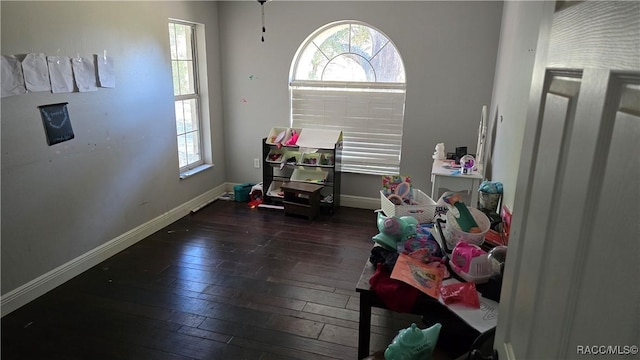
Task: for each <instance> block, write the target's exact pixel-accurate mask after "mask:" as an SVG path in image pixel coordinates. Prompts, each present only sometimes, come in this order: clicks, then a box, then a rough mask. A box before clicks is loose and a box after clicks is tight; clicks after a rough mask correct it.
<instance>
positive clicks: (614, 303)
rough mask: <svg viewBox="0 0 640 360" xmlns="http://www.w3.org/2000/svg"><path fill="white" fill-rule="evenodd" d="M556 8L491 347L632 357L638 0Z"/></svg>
mask: <svg viewBox="0 0 640 360" xmlns="http://www.w3.org/2000/svg"><path fill="white" fill-rule="evenodd" d="M554 7H555V5H554V4H553V2H549V3H548V4H546V5H545V10H546V12H545V13H546V14H547V15H548V16H546V18H545V20H544V21H543V24H542V26H541V31H540V34H541V35H540V40H539V44H538V49H537V54H536V65H535V69H534V75H533V76H534V77H533V82H532V89H531V95H530V104H529V109H528V114H527V125H526V129H525V139H524V144H523V150H522V158H521V163H520V169H519V174H518V182H517V189H516V197H515V201H514V210H513V223H512V235H511V239H513V240H511V242H510V245H509V253H508V256H507V264H506V269H505V278H504V283H503V288H502V297H501V302H500V315H499V319H498V326H497V329H496V338H495V343H494V347H495V349H496V350H497V351H498V356H499V359H501V360H502V359H519V360H520V359H572V358H575V359H588V358H607V359H611V358H626V359H631V358H634V359H637V358H638V355H637V351H638V346H640V279H639V278H640V253H639V251H640V249H639V243H640V3H639V2H636V1H630V2H618V1H605V2H591V1H588V2H577V3H565V2H562V3H560V4H559V9H555V8H554ZM634 353H635V356H630V355H633V354H634ZM603 355H604V356H603Z"/></svg>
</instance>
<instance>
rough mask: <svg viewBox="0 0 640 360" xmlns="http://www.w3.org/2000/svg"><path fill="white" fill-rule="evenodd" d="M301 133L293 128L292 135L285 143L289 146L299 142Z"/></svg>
mask: <svg viewBox="0 0 640 360" xmlns="http://www.w3.org/2000/svg"><path fill="white" fill-rule="evenodd" d="M299 137H300V134H298V132H297V131H296V129H291V137H290V138H289V140H287V141H286V142H285V143H284V144H285V145H287V146H293V145H295V144H296V143H297V142H298V138H299Z"/></svg>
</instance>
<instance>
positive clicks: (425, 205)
mask: <svg viewBox="0 0 640 360" xmlns="http://www.w3.org/2000/svg"><path fill="white" fill-rule="evenodd" d="M413 201H414V202H415V203H416V204H415V205H395V204H394V203H392V202H391V201H390V200H389V199H387V197H386V196H384V192H383V191H382V190H380V205H381V207H382V211H383V212H384V214H385V215H387V216H397V217H401V216H412V217H414V218H415V219H416V220H418V223H420V224H426V223H430V222H433V217H434V215H435V213H436V202H435V201H433V199H431V198H430V197H429V196H428V195H427V194H425V193H424V192H422V191H421V190H419V189H413Z"/></svg>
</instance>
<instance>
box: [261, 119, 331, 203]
mask: <svg viewBox="0 0 640 360" xmlns="http://www.w3.org/2000/svg"><path fill="white" fill-rule="evenodd" d="M272 130H273V131H272V133H275V132H276V131H279V132H282V131H283V130H284V129H282V128H274V129H272ZM296 130H299V131H301V133H304V131H305V130H304V129H296ZM312 133H313V131H309V132H307V135H306V137H305V143H309V141H310V140H312V139H311V136H310V135H309V134H312ZM322 140H323V141H324V143H326V138H324V139H322ZM336 140H337V141H336V143H334V144H333V146H332V147H331V148H318V147H315V148H318V149H319V150H318V151H316V152H308V153H305V152H301V151H300V148H299V147H298V146H277V145H274V144H269V143H268V142H267V138H263V139H262V146H263V159H264V160H263V187H264V188H266V189H268V190H267V192H266V193H265V194H264V198H263V203H265V204H268V205H269V204H270V205H286V203H291V202H292V199H291V198H289V199H287V198H286V196H283V195H284V191H282V192H278V193H277V194H276V193H273V191H274V189H277V188H281V187H282V185H283V183H286V182H289V183H297V184H299V185H301V186H305V185H310V186H320V189H321V190H319V191H318V192H317V196H318V199H317V203H318V204H317V205H316V207H317V208H322V209H324V210H328V211H329V213H332V214H333V213H335V211H336V210H337V209H338V208H339V207H340V182H341V181H340V180H341V174H340V171H339V170H338V169H340V160H341V158H342V142H341V141H342V136H341V133H340V136H338V137H337V139H336ZM338 140H339V141H338ZM311 143H312V141H311ZM278 154H281V156H277V155H278ZM292 157H294V158H295V163H294V162H289V163H283V160H285V159H288V158H292ZM292 160H293V159H292ZM327 198H329V199H330V200H331V201H330V202H327V201H326V199H327ZM294 200H295V201H293V202H294V203H295V204H289V209H290V210H291V209H293V208H297V210H292V211H293V212H296V211H298V212H304V210H302V208H303V207H304V205H305V204H304V201H302V204H301V202H300V201H299V199H297V198H296V199H294ZM285 213H286V210H285ZM312 213H313V211H312ZM309 214H311V213H309ZM309 214H308V215H309Z"/></svg>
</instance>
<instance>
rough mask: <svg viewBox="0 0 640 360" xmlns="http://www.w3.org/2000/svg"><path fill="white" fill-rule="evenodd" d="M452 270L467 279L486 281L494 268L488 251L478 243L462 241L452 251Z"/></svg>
mask: <svg viewBox="0 0 640 360" xmlns="http://www.w3.org/2000/svg"><path fill="white" fill-rule="evenodd" d="M449 265H450V266H451V270H453V272H455V273H456V274H458V275H459V276H460V277H461V278H463V279H464V280H466V281H472V282H475V283H476V284H479V283H485V282H487V281H488V280H489V278H491V275H492V274H493V268H492V266H491V261H490V259H489V258H488V257H487V253H486V252H485V251H484V250H482V249H480V247H479V246H477V245H472V244H469V243H467V242H464V241H460V242H459V243H458V244H457V245H456V247H455V248H454V249H453V252H452V253H451V260H450V261H449Z"/></svg>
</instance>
